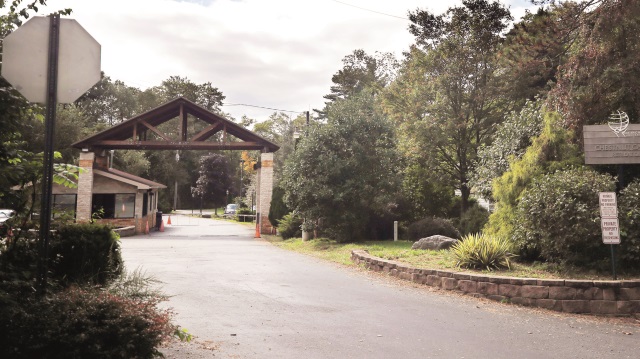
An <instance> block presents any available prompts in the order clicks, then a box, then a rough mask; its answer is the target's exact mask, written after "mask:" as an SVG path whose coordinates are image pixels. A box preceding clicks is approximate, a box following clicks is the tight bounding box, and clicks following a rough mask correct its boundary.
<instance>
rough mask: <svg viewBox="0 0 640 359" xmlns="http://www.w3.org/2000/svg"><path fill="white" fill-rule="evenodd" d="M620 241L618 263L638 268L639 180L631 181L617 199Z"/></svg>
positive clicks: (639, 263)
mask: <svg viewBox="0 0 640 359" xmlns="http://www.w3.org/2000/svg"><path fill="white" fill-rule="evenodd" d="M618 202H619V203H618V211H619V218H620V230H621V233H620V234H621V236H622V238H621V241H620V245H619V246H618V257H619V259H620V265H621V267H622V268H625V269H627V268H628V269H640V206H639V205H638V204H639V203H640V181H638V180H636V181H634V182H631V184H629V185H628V186H627V188H625V189H624V190H623V191H622V192H621V193H620V198H619V200H618Z"/></svg>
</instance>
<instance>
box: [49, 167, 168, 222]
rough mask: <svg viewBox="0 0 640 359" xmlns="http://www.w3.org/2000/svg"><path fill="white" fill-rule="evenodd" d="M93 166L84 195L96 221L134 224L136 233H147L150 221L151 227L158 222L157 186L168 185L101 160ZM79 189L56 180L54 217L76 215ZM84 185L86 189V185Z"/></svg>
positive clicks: (158, 187) (85, 168)
mask: <svg viewBox="0 0 640 359" xmlns="http://www.w3.org/2000/svg"><path fill="white" fill-rule="evenodd" d="M91 157H93V156H91ZM98 158H101V159H106V158H107V157H98ZM85 161H86V159H85ZM85 165H87V164H86V163H85ZM83 167H84V169H83V170H84V171H87V166H83ZM90 168H91V172H92V177H91V178H92V180H91V186H90V187H91V188H90V189H89V190H90V193H91V195H90V196H87V195H85V198H87V199H90V200H91V202H90V206H91V214H92V217H93V218H94V219H95V220H96V222H98V223H109V224H113V225H114V226H116V227H128V226H135V231H136V233H144V232H145V230H146V228H147V225H148V226H149V228H152V227H154V226H155V225H156V213H157V211H158V190H159V189H163V188H167V187H166V186H165V185H163V184H160V183H156V182H153V181H150V180H148V179H145V178H142V177H138V176H135V175H132V174H130V173H127V172H123V171H120V170H117V169H115V168H108V167H107V166H106V163H101V161H99V160H98V161H95V162H93V163H92V165H91V167H90ZM79 189H80V192H83V191H82V189H81V188H80V187H78V188H67V187H64V186H61V185H56V184H54V186H53V216H54V218H55V217H59V216H61V215H62V213H73V216H74V217H75V214H76V213H77V209H78V205H79V203H78V201H82V196H80V197H79V196H78V191H79ZM84 189H85V191H86V190H87V188H86V187H85V188H84Z"/></svg>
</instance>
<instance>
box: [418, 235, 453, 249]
mask: <svg viewBox="0 0 640 359" xmlns="http://www.w3.org/2000/svg"><path fill="white" fill-rule="evenodd" d="M456 242H458V240H457V239H454V238H449V237H446V236H440V235H436V236H431V237H427V238H422V239H420V240H419V241H417V242H415V243H414V244H413V245H412V246H411V249H430V250H434V251H440V250H443V249H449V248H450V247H451V246H453V245H454V244H456Z"/></svg>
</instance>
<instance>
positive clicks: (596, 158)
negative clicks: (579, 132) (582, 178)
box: [582, 111, 640, 165]
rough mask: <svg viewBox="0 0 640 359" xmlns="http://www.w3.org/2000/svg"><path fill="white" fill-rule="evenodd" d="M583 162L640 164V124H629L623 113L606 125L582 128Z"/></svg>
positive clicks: (616, 115) (593, 163)
mask: <svg viewBox="0 0 640 359" xmlns="http://www.w3.org/2000/svg"><path fill="white" fill-rule="evenodd" d="M582 129H583V136H584V161H585V164H588V165H610V164H631V163H640V124H629V117H628V116H627V114H626V113H624V112H620V111H618V112H616V113H614V114H612V115H611V116H610V117H609V122H608V124H606V125H593V126H584V127H583V128H582Z"/></svg>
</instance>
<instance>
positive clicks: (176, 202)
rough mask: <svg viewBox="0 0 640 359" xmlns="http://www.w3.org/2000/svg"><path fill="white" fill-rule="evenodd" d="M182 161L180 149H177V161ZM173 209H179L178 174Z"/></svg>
mask: <svg viewBox="0 0 640 359" xmlns="http://www.w3.org/2000/svg"><path fill="white" fill-rule="evenodd" d="M178 162H180V150H176V163H178ZM173 209H174V210H177V209H178V175H177V174H176V182H175V186H174V191H173Z"/></svg>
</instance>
